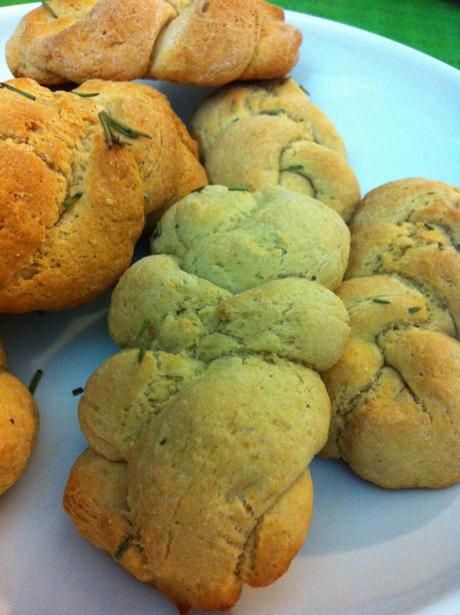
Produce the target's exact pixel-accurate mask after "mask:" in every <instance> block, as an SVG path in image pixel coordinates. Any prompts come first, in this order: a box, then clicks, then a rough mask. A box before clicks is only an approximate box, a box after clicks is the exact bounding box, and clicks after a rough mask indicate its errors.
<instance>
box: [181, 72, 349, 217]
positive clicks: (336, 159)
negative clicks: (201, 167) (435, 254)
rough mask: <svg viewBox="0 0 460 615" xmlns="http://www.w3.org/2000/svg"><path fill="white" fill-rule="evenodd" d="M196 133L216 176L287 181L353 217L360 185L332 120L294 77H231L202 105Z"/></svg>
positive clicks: (260, 184) (243, 182) (240, 183)
mask: <svg viewBox="0 0 460 615" xmlns="http://www.w3.org/2000/svg"><path fill="white" fill-rule="evenodd" d="M192 133H193V135H194V136H195V137H196V139H197V140H198V142H199V144H200V153H201V156H202V158H203V161H204V164H205V167H206V171H207V173H208V176H209V181H210V183H211V184H223V185H224V186H229V187H245V188H248V189H249V190H251V191H254V190H261V189H263V188H264V187H265V186H277V185H280V186H283V187H285V188H287V189H288V190H292V191H294V192H299V193H300V194H305V195H307V196H312V197H314V198H315V199H318V200H319V201H321V202H322V203H325V204H326V205H328V206H329V207H331V208H332V209H333V210H334V211H336V212H337V213H338V214H340V215H341V216H342V217H343V218H344V219H345V220H349V219H350V217H351V215H352V213H353V211H354V209H355V208H356V207H357V205H358V203H359V200H360V191H359V185H358V182H357V180H356V177H355V174H354V173H353V170H352V169H351V167H350V165H349V163H348V161H347V157H346V151H345V146H344V144H343V141H342V139H341V137H340V135H339V133H338V132H337V130H336V129H335V127H334V125H333V123H332V122H331V120H330V119H329V118H328V117H327V115H326V114H325V113H323V111H321V110H320V109H319V108H318V107H317V106H316V105H315V104H314V103H313V102H312V101H311V99H310V97H309V95H308V93H307V92H306V90H305V89H304V88H302V87H301V86H299V85H298V84H297V83H295V81H293V80H292V79H284V80H277V81H271V82H264V83H261V84H255V83H254V84H250V85H244V84H238V85H230V86H228V87H226V88H223V89H221V90H219V91H218V92H217V93H215V94H212V95H211V96H210V97H209V98H208V99H207V100H206V101H205V102H204V103H203V104H202V105H201V106H200V108H199V109H198V111H197V112H196V113H195V116H194V118H193V121H192Z"/></svg>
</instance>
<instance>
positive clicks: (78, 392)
mask: <svg viewBox="0 0 460 615" xmlns="http://www.w3.org/2000/svg"><path fill="white" fill-rule="evenodd" d="M84 392H85V389H84V388H83V387H77V388H76V389H72V395H73V396H74V397H78V395H81V394H82V393H84Z"/></svg>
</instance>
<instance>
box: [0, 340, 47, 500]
mask: <svg viewBox="0 0 460 615" xmlns="http://www.w3.org/2000/svg"><path fill="white" fill-rule="evenodd" d="M37 432H38V410H37V406H36V404H35V402H34V399H33V397H32V395H31V394H30V392H29V391H28V390H27V388H26V387H25V386H24V385H23V384H22V382H20V381H19V380H18V379H17V378H15V377H14V376H12V375H11V374H10V373H9V372H8V371H7V364H6V354H5V350H4V347H3V344H2V343H1V342H0V495H1V494H2V493H4V492H5V491H7V489H9V488H10V487H11V486H12V485H13V484H14V483H15V482H16V481H17V480H18V478H19V477H20V476H21V474H22V472H23V471H24V469H25V467H26V465H27V462H28V460H29V457H30V455H31V453H32V450H33V448H34V446H35V441H36V439H37Z"/></svg>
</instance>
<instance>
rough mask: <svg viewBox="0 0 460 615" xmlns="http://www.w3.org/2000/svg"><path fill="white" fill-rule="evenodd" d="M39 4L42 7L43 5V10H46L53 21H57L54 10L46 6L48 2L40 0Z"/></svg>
mask: <svg viewBox="0 0 460 615" xmlns="http://www.w3.org/2000/svg"><path fill="white" fill-rule="evenodd" d="M41 3H42V5H43V8H44V9H46V10H47V11H48V13H49V14H50V15H51V16H52V17H54V19H58V16H57V13H56V11H54V10H53V9H52V8H51V7H50V5H49V4H48V1H47V0H41Z"/></svg>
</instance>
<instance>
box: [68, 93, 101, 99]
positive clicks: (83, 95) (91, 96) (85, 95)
mask: <svg viewBox="0 0 460 615" xmlns="http://www.w3.org/2000/svg"><path fill="white" fill-rule="evenodd" d="M70 93H71V94H75V96H80V98H94V96H99V92H70Z"/></svg>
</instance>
